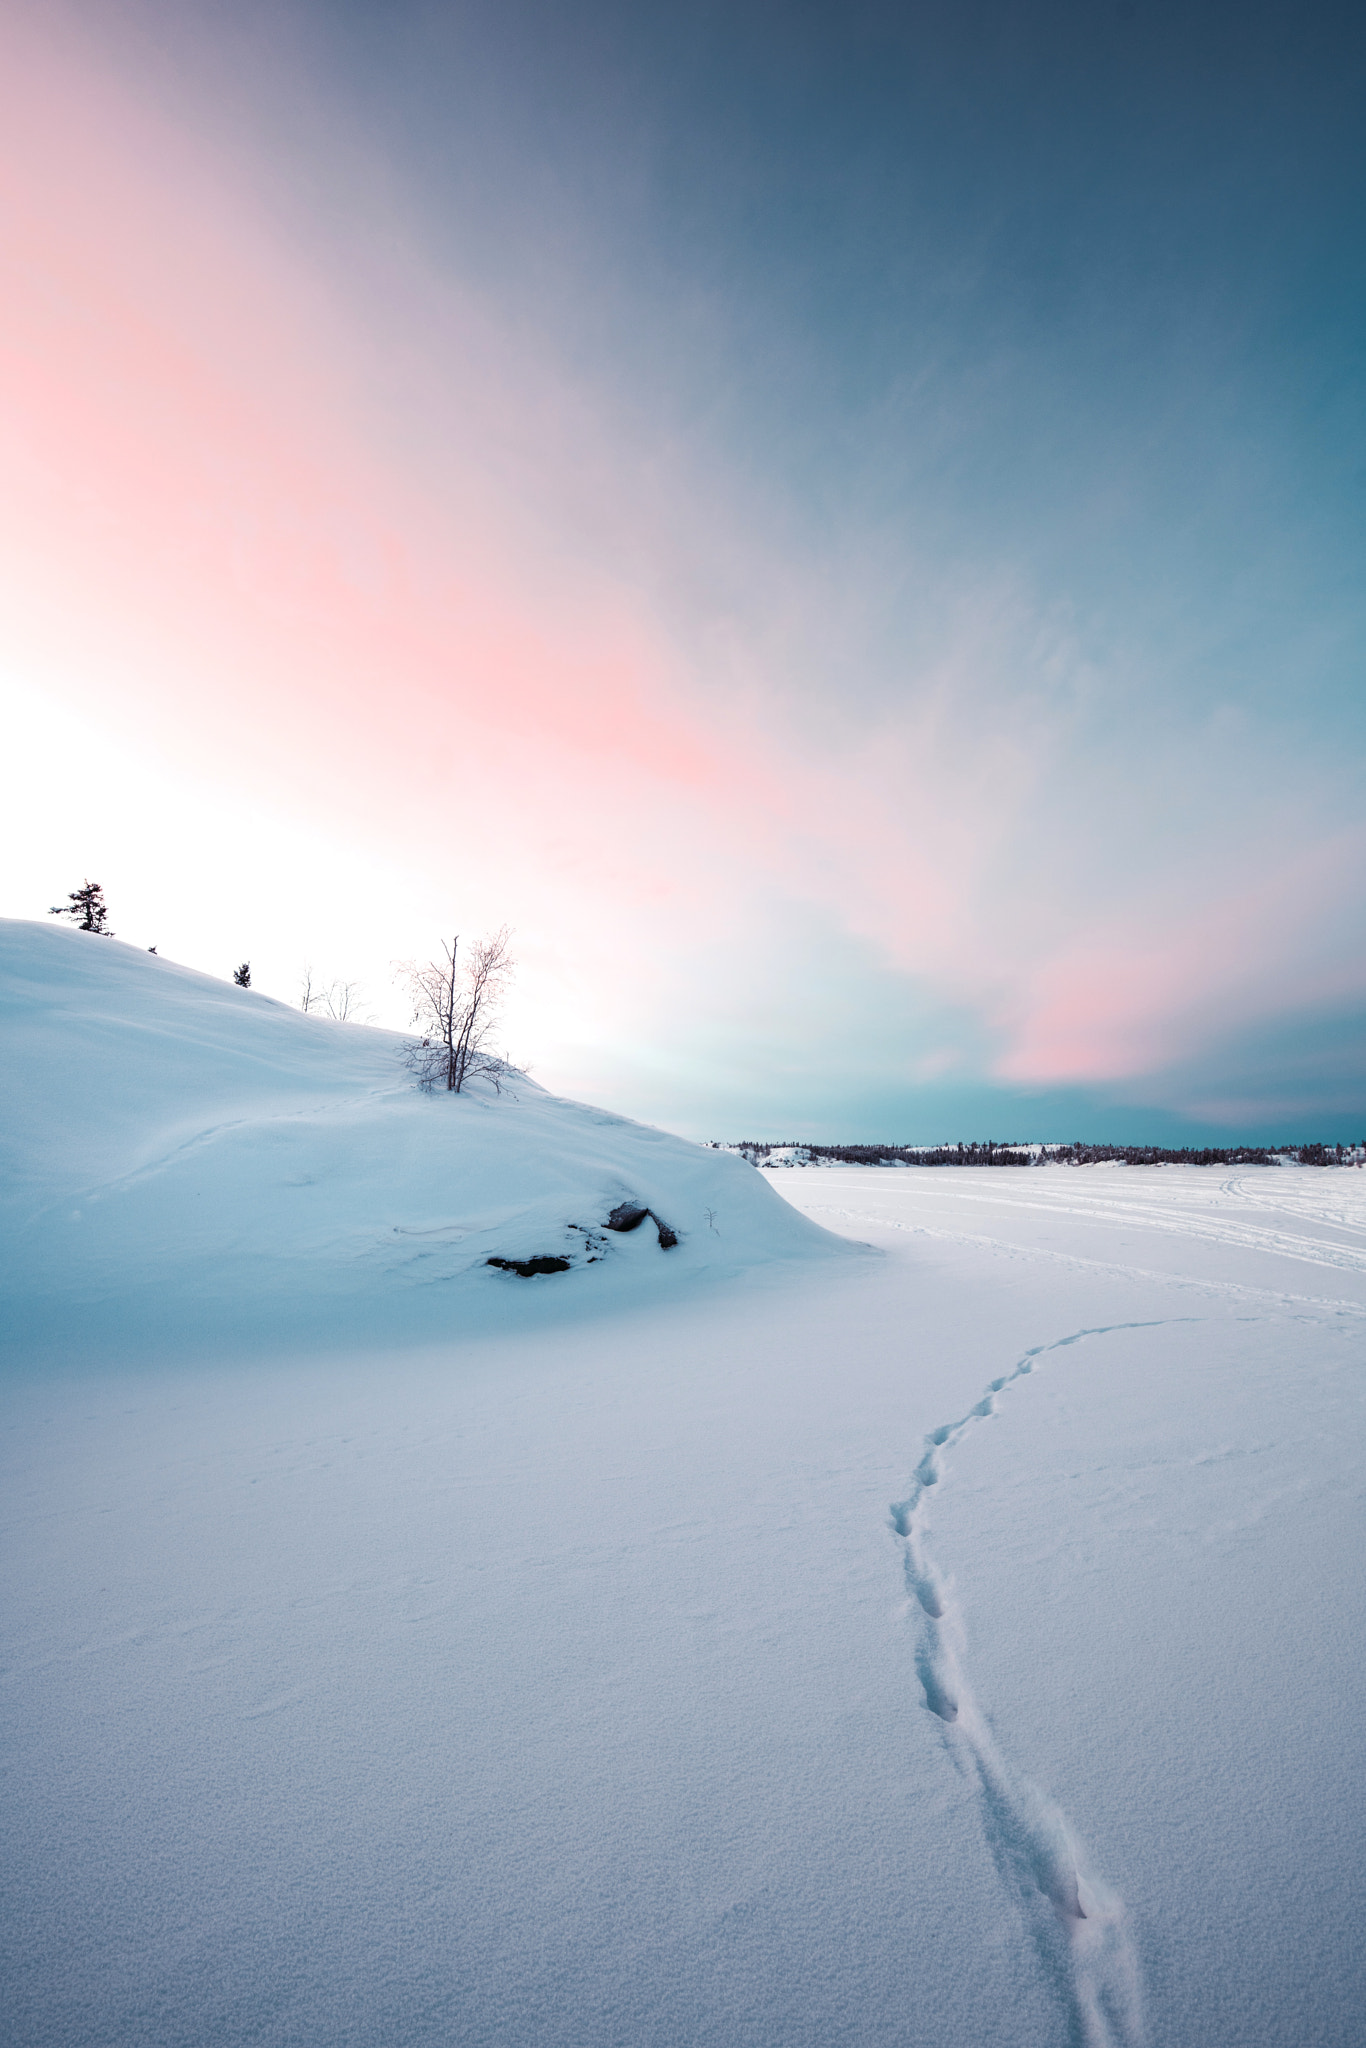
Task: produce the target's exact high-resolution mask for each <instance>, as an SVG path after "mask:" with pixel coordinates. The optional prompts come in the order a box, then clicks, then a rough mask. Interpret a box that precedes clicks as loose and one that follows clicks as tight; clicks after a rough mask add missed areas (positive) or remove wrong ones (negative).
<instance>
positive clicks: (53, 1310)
mask: <svg viewBox="0 0 1366 2048" xmlns="http://www.w3.org/2000/svg"><path fill="white" fill-rule="evenodd" d="M403 1043H404V1042H403V1041H402V1040H401V1039H400V1038H398V1037H397V1036H395V1034H393V1033H392V1032H387V1031H374V1030H369V1029H366V1028H365V1027H363V1026H357V1025H350V1024H336V1023H333V1022H331V1021H330V1020H328V1019H325V1018H319V1017H311V1016H309V1017H305V1016H303V1015H302V1014H301V1013H300V1012H299V1011H297V1010H292V1009H290V1008H288V1007H287V1006H286V1005H285V1004H282V1003H278V1002H274V1001H272V1000H271V999H270V998H269V997H267V996H263V995H259V994H257V993H255V992H254V991H250V990H245V989H239V988H235V987H233V986H232V984H231V983H227V982H219V981H214V980H211V979H210V978H209V977H208V976H206V975H202V974H196V973H194V972H192V971H191V970H189V969H187V968H183V967H177V966H175V965H173V964H172V963H171V962H170V961H167V960H161V959H158V958H155V957H153V956H152V955H150V954H147V953H143V952H140V951H138V950H136V949H135V948H134V947H131V946H126V945H123V944H122V943H121V942H119V941H118V940H114V939H105V938H93V937H91V936H90V935H88V934H85V933H81V932H76V931H70V930H65V929H59V928H58V927H56V926H44V925H36V924H26V923H17V922H12V921H4V922H0V1060H2V1061H3V1068H4V1073H5V1093H6V1107H5V1117H4V1131H3V1144H4V1152H3V1158H2V1164H3V1197H2V1198H0V1199H2V1203H3V1206H0V1279H2V1280H3V1284H4V1289H5V1294H6V1297H7V1300H8V1305H9V1334H10V1336H11V1338H12V1339H13V1338H17V1339H18V1340H20V1341H22V1342H25V1343H28V1344H35V1343H41V1344H43V1345H46V1346H51V1345H52V1344H54V1343H59V1342H70V1341H79V1342H81V1343H84V1344H87V1345H88V1344H89V1343H90V1342H91V1340H92V1339H93V1338H96V1337H99V1338H102V1339H103V1340H104V1341H106V1342H107V1343H113V1344H120V1343H125V1342H132V1343H134V1344H137V1343H144V1344H145V1343H146V1342H147V1341H149V1340H150V1339H153V1338H156V1339H158V1340H163V1341H164V1340H172V1341H180V1342H183V1341H185V1340H186V1339H187V1338H188V1339H193V1340H194V1341H195V1342H197V1343H199V1344H203V1343H204V1342H205V1341H212V1342H213V1343H214V1344H215V1345H216V1346H217V1347H218V1348H219V1349H220V1350H231V1348H232V1347H233V1345H234V1344H235V1343H240V1342H242V1341H244V1340H251V1341H254V1342H256V1343H258V1344H259V1343H260V1342H262V1341H265V1342H268V1343H271V1344H278V1343H279V1342H280V1341H281V1340H282V1338H284V1337H285V1336H286V1335H287V1334H288V1335H292V1336H294V1337H296V1338H297V1339H299V1340H301V1341H307V1342H313V1343H317V1342H325V1341H334V1340H335V1339H336V1338H337V1337H339V1336H343V1335H344V1336H345V1337H347V1338H348V1339H353V1338H355V1337H356V1336H358V1335H360V1334H363V1333H364V1334H369V1335H371V1336H381V1337H401V1338H404V1339H411V1338H413V1337H415V1336H420V1335H424V1334H425V1335H427V1336H436V1335H441V1334H445V1333H447V1332H449V1331H453V1330H454V1331H470V1330H472V1329H475V1328H479V1327H481V1326H483V1325H485V1324H487V1323H491V1324H492V1325H493V1326H495V1327H497V1326H499V1325H500V1324H502V1323H503V1322H504V1321H505V1320H506V1318H507V1316H508V1315H509V1314H512V1313H514V1311H512V1310H510V1309H509V1308H508V1307H507V1305H506V1304H505V1303H504V1302H503V1301H502V1299H501V1298H500V1290H503V1289H506V1288H508V1287H510V1286H511V1285H513V1281H512V1279H511V1278H510V1277H508V1276H507V1275H505V1274H502V1273H499V1272H497V1271H490V1270H489V1268H488V1265H487V1261H488V1260H489V1258H490V1257H503V1258H508V1259H513V1260H527V1259H530V1258H534V1257H536V1256H538V1255H540V1256H549V1257H551V1258H562V1257H567V1258H568V1259H570V1261H571V1265H572V1268H573V1270H572V1272H571V1273H570V1274H569V1275H568V1276H567V1277H566V1278H563V1279H560V1280H558V1281H557V1283H556V1284H557V1285H558V1286H560V1287H561V1288H562V1289H567V1290H568V1291H569V1292H570V1293H571V1295H572V1296H573V1299H574V1305H575V1306H576V1307H577V1308H580V1309H582V1308H586V1307H593V1306H600V1305H602V1304H603V1303H604V1302H607V1301H614V1300H621V1299H625V1298H630V1297H632V1296H634V1295H635V1294H637V1293H638V1292H639V1291H640V1290H641V1289H642V1288H643V1289H644V1290H645V1298H647V1299H648V1298H650V1297H651V1295H652V1294H654V1293H657V1292H658V1291H660V1290H661V1289H662V1290H664V1291H668V1290H669V1289H670V1288H674V1289H676V1288H677V1287H678V1286H679V1285H680V1284H681V1285H683V1286H685V1287H686V1286H687V1285H689V1284H690V1283H692V1282H695V1281H696V1280H697V1279H698V1278H699V1277H701V1276H702V1275H704V1274H718V1273H734V1272H739V1271H744V1270H746V1269H747V1268H750V1267H753V1266H755V1265H761V1264H764V1263H766V1262H768V1261H771V1260H774V1259H784V1258H789V1259H790V1258H793V1257H802V1258H807V1259H809V1258H811V1257H812V1256H819V1255H820V1254H821V1252H822V1250H823V1249H824V1250H825V1251H826V1252H827V1253H828V1252H829V1251H831V1250H833V1249H837V1247H835V1246H834V1243H833V1240H831V1239H829V1238H827V1237H825V1236H824V1234H823V1233H822V1232H820V1231H818V1230H817V1229H815V1228H813V1227H812V1226H811V1225H810V1224H808V1223H806V1222H805V1221H804V1220H803V1219H802V1218H800V1217H797V1216H794V1214H793V1212H792V1211H791V1209H790V1208H789V1207H788V1206H787V1205H786V1204H784V1203H783V1202H782V1201H780V1200H779V1199H778V1198H777V1197H776V1196H775V1195H774V1194H773V1192H772V1191H771V1190H770V1189H769V1188H768V1186H767V1185H766V1184H765V1183H762V1182H760V1181H759V1179H758V1177H757V1176H756V1175H755V1174H754V1173H753V1172H752V1171H751V1170H750V1169H749V1168H747V1167H746V1166H744V1165H743V1164H742V1163H741V1162H740V1161H739V1160H736V1159H734V1158H731V1157H730V1156H728V1155H723V1154H718V1153H716V1152H709V1151H706V1150H705V1149H703V1148H701V1147H699V1146H695V1145H689V1144H685V1143H684V1142H683V1141H682V1140H681V1139H678V1138H674V1137H671V1136H669V1135H668V1134H667V1133H666V1132H664V1131H658V1130H652V1129H650V1128H649V1127H648V1126H646V1125H643V1124H636V1123H632V1122H630V1121H629V1120H628V1119H627V1118H625V1117H619V1116H612V1115H610V1114H608V1113H607V1112H605V1111H602V1110H597V1109H592V1108H589V1107H587V1106H586V1105H584V1104H582V1103H572V1102H565V1101H562V1100H560V1099H558V1098H557V1097H555V1096H552V1095H548V1094H547V1093H546V1092H545V1090H544V1089H542V1088H539V1087H538V1086H537V1085H536V1084H535V1082H534V1081H531V1080H528V1079H526V1078H525V1077H514V1078H513V1079H512V1081H511V1082H510V1083H509V1084H508V1086H507V1087H506V1088H505V1089H504V1091H503V1092H502V1093H501V1094H498V1093H495V1091H494V1090H493V1088H492V1087H491V1086H490V1085H489V1084H487V1083H478V1084H476V1085H475V1086H474V1087H473V1088H472V1089H471V1090H469V1091H467V1092H465V1093H462V1094H461V1095H459V1096H454V1095H444V1094H438V1095H424V1094H422V1093H421V1092H419V1091H418V1090H417V1089H416V1088H415V1086H414V1084H413V1080H412V1077H411V1075H410V1074H409V1073H408V1072H407V1071H406V1070H405V1068H404V1066H403V1064H402V1058H401V1054H402V1050H403ZM623 1202H636V1203H639V1204H641V1205H642V1206H645V1207H648V1208H650V1209H652V1210H653V1211H654V1212H655V1213H656V1214H657V1215H658V1216H659V1217H660V1218H662V1219H664V1220H665V1221H666V1222H667V1223H668V1225H669V1226H670V1228H671V1229H673V1230H675V1231H677V1232H678V1234H679V1239H680V1242H679V1244H678V1246H677V1247H675V1248H674V1249H673V1250H672V1251H671V1252H670V1253H669V1254H668V1259H667V1262H665V1261H663V1260H661V1258H660V1257H659V1255H658V1252H657V1249H656V1246H657V1238H656V1235H655V1233H654V1232H653V1231H650V1230H648V1229H647V1230H645V1231H641V1232H636V1233H633V1234H632V1235H630V1236H625V1235H621V1234H616V1233H613V1234H605V1233H604V1232H603V1229H602V1226H603V1224H604V1223H605V1221H606V1219H607V1217H608V1216H609V1215H610V1214H611V1212H612V1210H613V1209H614V1208H616V1207H617V1206H619V1205H620V1204H622V1203H623ZM651 1252H654V1253H655V1256H654V1257H653V1258H652V1257H650V1256H649V1254H650V1253H651ZM590 1268H591V1270H590ZM541 1284H542V1285H545V1284H548V1283H546V1282H542V1283H541ZM525 1312H526V1311H525V1307H523V1309H521V1310H519V1311H516V1312H515V1313H519V1314H525ZM561 1312H562V1311H561Z"/></svg>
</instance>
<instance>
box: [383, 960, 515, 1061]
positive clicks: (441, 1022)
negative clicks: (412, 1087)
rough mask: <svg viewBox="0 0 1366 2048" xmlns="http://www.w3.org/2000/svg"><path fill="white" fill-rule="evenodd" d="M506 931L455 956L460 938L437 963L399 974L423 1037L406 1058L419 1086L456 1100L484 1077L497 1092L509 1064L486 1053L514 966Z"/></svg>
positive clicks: (412, 967)
mask: <svg viewBox="0 0 1366 2048" xmlns="http://www.w3.org/2000/svg"><path fill="white" fill-rule="evenodd" d="M510 943H511V935H510V934H509V932H508V929H507V926H506V925H504V926H503V928H502V930H501V931H497V932H495V933H494V934H493V936H492V937H491V938H487V939H476V940H475V941H474V942H473V944H472V945H470V946H469V947H468V948H467V949H466V952H465V954H464V955H463V956H461V955H460V936H459V933H457V934H456V936H455V937H454V938H453V939H452V940H451V943H450V944H449V946H447V945H445V944H443V945H442V948H441V958H440V959H439V960H430V961H428V962H427V963H426V964H425V965H420V964H418V963H417V962H410V963H409V964H408V965H407V966H406V967H404V968H403V969H402V970H401V977H402V979H403V981H404V982H405V984H406V986H407V989H408V993H409V995H410V996H411V998H412V1004H413V1017H412V1021H413V1023H414V1024H416V1025H418V1026H419V1027H420V1029H421V1032H422V1040H421V1043H420V1044H417V1045H414V1046H413V1047H412V1048H411V1049H410V1051H409V1053H408V1056H407V1057H408V1064H409V1066H410V1067H411V1068H412V1070H413V1072H414V1073H415V1074H416V1075H417V1078H418V1082H419V1084H420V1086H422V1087H423V1088H427V1089H432V1088H440V1089H442V1090H449V1092H450V1093H451V1094H453V1095H458V1094H459V1093H460V1091H461V1089H462V1088H463V1087H464V1086H465V1084H466V1082H468V1081H472V1080H473V1079H474V1078H475V1076H476V1075H478V1074H484V1075H487V1076H488V1078H489V1079H490V1080H491V1081H492V1082H493V1085H494V1087H495V1088H497V1087H498V1086H499V1085H500V1083H501V1080H502V1077H503V1075H504V1074H506V1073H507V1071H508V1062H507V1061H506V1060H505V1059H501V1058H499V1057H498V1055H497V1054H495V1053H493V1052H491V1051H490V1050H489V1040H490V1036H491V1034H492V1031H493V1027H494V1025H495V1023H496V1022H497V1018H498V1007H499V1004H500V1003H501V1001H502V998H503V993H504V990H505V989H506V987H507V984H508V981H509V980H510V978H511V975H512V971H513V968H514V967H515V966H516V962H515V961H514V960H513V958H512V955H511V953H510V952H509V950H508V948H509V945H510Z"/></svg>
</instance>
